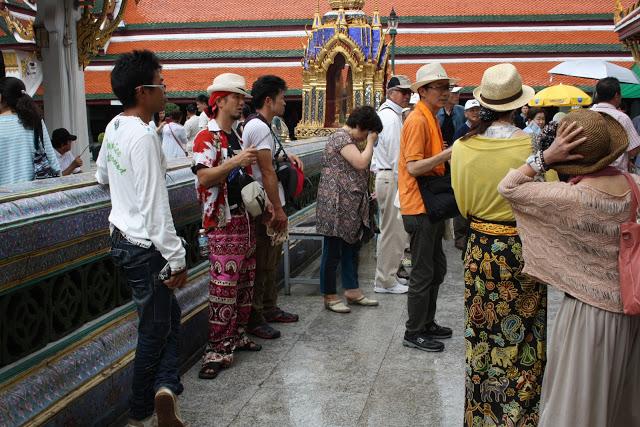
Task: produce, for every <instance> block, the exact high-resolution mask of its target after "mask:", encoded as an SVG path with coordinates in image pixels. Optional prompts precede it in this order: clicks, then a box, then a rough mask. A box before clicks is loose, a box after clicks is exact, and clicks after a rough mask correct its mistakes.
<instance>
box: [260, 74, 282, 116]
mask: <svg viewBox="0 0 640 427" xmlns="http://www.w3.org/2000/svg"><path fill="white" fill-rule="evenodd" d="M286 91H287V83H286V82H285V81H284V80H282V79H281V78H280V77H278V76H272V75H268V76H262V77H260V78H258V80H256V81H255V82H253V86H251V97H252V102H253V106H254V107H255V108H256V110H258V109H260V108H262V107H264V101H265V100H266V99H267V98H271V99H272V100H273V99H275V98H276V96H278V94H279V93H280V92H286Z"/></svg>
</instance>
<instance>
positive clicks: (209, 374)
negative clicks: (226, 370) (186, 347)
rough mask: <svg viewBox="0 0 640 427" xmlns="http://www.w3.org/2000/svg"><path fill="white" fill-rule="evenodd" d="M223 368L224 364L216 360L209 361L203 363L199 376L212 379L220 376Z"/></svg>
mask: <svg viewBox="0 0 640 427" xmlns="http://www.w3.org/2000/svg"><path fill="white" fill-rule="evenodd" d="M221 370H222V365H220V364H219V363H216V362H209V363H205V364H204V365H202V368H200V372H198V378H200V379H203V380H212V379H214V378H215V377H217V376H218V374H219V373H220V371H221Z"/></svg>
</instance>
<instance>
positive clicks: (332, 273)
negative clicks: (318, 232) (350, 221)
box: [320, 236, 360, 295]
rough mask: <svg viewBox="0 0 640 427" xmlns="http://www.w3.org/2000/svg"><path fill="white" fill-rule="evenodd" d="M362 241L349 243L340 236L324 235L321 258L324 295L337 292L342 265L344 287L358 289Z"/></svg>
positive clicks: (321, 288) (321, 286) (321, 278)
mask: <svg viewBox="0 0 640 427" xmlns="http://www.w3.org/2000/svg"><path fill="white" fill-rule="evenodd" d="M359 253H360V242H357V243H353V244H351V243H347V242H345V241H344V240H342V239H341V238H339V237H333V236H324V244H323V246H322V258H320V292H321V293H322V294H323V295H333V294H335V293H336V289H337V285H336V281H337V278H336V272H337V270H338V264H340V266H341V267H342V269H341V278H342V288H343V289H358V287H359V285H358V256H359Z"/></svg>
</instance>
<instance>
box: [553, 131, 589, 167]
mask: <svg viewBox="0 0 640 427" xmlns="http://www.w3.org/2000/svg"><path fill="white" fill-rule="evenodd" d="M580 133H582V127H581V126H578V124H577V123H576V122H572V123H570V124H568V123H567V122H566V121H563V122H561V123H560V125H559V126H558V132H557V133H556V139H555V140H554V141H553V143H552V144H551V146H550V147H549V148H547V149H546V150H544V152H543V153H542V155H543V157H544V161H545V163H546V164H547V165H549V166H550V165H553V164H555V163H562V162H567V161H572V160H580V159H582V158H583V157H584V156H583V155H582V154H571V151H572V150H573V149H575V148H576V147H577V146H579V145H580V144H582V143H583V142H585V141H586V140H587V138H586V137H584V136H583V137H581V138H578V136H579V135H580Z"/></svg>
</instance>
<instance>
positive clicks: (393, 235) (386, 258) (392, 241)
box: [373, 75, 411, 294]
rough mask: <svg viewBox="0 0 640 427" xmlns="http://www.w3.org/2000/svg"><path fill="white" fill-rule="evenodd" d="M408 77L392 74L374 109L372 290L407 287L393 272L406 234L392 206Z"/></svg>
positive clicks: (401, 291) (402, 290) (404, 289)
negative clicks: (377, 129) (376, 216)
mask: <svg viewBox="0 0 640 427" xmlns="http://www.w3.org/2000/svg"><path fill="white" fill-rule="evenodd" d="M410 99H411V81H410V80H409V79H408V78H407V77H406V76H401V75H398V76H392V77H391V78H390V79H389V83H388V84H387V100H386V101H385V102H384V103H383V104H382V105H381V106H380V108H379V109H378V116H380V120H381V121H382V126H383V129H382V132H381V133H380V135H379V136H378V143H377V144H376V146H375V148H374V150H373V159H374V163H375V172H376V198H377V200H378V207H379V208H380V236H379V238H378V247H377V254H378V256H377V262H376V277H375V280H374V290H375V292H378V293H390V294H404V293H406V292H407V291H408V290H409V288H408V286H406V285H405V283H406V281H404V283H401V281H400V280H401V279H399V278H398V277H397V275H396V273H397V271H398V266H399V265H400V263H401V261H402V255H403V254H404V249H405V248H406V247H407V244H408V241H409V236H408V235H407V232H406V231H404V226H403V225H402V218H401V217H400V215H399V210H398V208H397V207H395V206H394V203H393V202H394V199H395V196H396V192H397V191H398V155H399V154H400V134H401V133H402V110H403V109H404V108H406V107H408V106H409V100H410Z"/></svg>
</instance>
